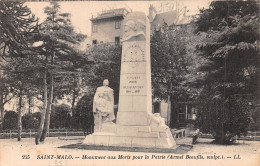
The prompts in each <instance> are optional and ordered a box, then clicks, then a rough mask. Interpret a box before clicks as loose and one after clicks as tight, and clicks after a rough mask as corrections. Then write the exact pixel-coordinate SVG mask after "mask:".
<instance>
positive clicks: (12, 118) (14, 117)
mask: <svg viewBox="0 0 260 166" xmlns="http://www.w3.org/2000/svg"><path fill="white" fill-rule="evenodd" d="M17 122H18V114H17V113H16V112H15V111H5V116H4V122H3V128H4V130H15V129H17Z"/></svg>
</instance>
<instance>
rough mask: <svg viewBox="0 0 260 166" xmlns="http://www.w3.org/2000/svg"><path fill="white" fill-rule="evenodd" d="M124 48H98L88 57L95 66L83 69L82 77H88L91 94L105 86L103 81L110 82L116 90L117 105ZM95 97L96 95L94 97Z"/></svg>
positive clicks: (87, 81) (101, 46)
mask: <svg viewBox="0 0 260 166" xmlns="http://www.w3.org/2000/svg"><path fill="white" fill-rule="evenodd" d="M121 54H122V46H110V45H108V46H105V45H104V46H103V45H100V46H96V47H94V48H93V50H91V51H90V52H89V54H88V56H91V57H92V58H93V61H94V62H93V64H92V65H87V66H86V67H85V68H84V69H83V73H82V75H84V74H85V75H86V76H85V77H87V80H84V81H86V83H87V85H88V86H89V91H90V93H92V94H93V93H94V92H95V90H96V89H97V87H99V86H102V85H103V80H104V79H108V80H109V86H110V87H111V88H112V89H113V90H114V99H115V103H118V99H119V83H120V68H121ZM93 97H94V95H93Z"/></svg>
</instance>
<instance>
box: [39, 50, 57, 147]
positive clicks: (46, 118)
mask: <svg viewBox="0 0 260 166" xmlns="http://www.w3.org/2000/svg"><path fill="white" fill-rule="evenodd" d="M54 55H55V54H53V55H52V57H51V65H53V58H54ZM52 72H53V71H52V69H51V70H50V92H49V98H48V104H47V110H46V115H45V123H44V129H43V131H42V135H41V139H40V142H44V140H45V138H46V135H47V133H48V132H49V127H50V115H51V106H52V100H53V84H54V80H53V73H52Z"/></svg>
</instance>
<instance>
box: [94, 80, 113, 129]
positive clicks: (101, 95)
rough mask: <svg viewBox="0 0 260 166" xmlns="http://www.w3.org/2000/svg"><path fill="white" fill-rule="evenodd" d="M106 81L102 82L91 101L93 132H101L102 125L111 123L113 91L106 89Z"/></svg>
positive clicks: (107, 83)
mask: <svg viewBox="0 0 260 166" xmlns="http://www.w3.org/2000/svg"><path fill="white" fill-rule="evenodd" d="M108 85H109V82H108V80H107V79H106V80H104V81H103V86H102V87H98V88H97V90H96V93H95V96H94V101H93V113H94V123H95V131H101V129H102V124H103V123H113V122H112V120H114V119H115V115H114V91H113V89H111V88H109V87H108Z"/></svg>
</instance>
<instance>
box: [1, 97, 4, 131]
mask: <svg viewBox="0 0 260 166" xmlns="http://www.w3.org/2000/svg"><path fill="white" fill-rule="evenodd" d="M0 111H1V112H0V113H1V119H0V120H1V121H0V132H1V131H3V129H4V125H3V124H4V97H3V94H0Z"/></svg>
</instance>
